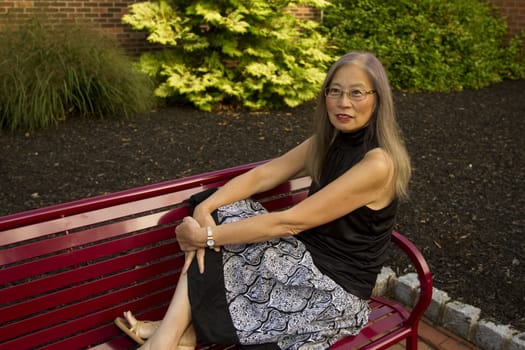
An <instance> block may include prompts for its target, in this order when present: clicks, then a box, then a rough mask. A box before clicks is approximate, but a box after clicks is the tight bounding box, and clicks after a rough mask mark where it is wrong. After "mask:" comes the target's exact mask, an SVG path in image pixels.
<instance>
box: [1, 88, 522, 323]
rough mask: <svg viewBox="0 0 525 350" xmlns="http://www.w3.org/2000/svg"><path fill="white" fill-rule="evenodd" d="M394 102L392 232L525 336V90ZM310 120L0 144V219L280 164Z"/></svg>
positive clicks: (455, 293)
mask: <svg viewBox="0 0 525 350" xmlns="http://www.w3.org/2000/svg"><path fill="white" fill-rule="evenodd" d="M395 102H396V106H397V112H398V115H399V123H400V125H401V127H402V129H403V131H404V134H405V136H406V140H407V145H408V148H409V151H410V153H411V156H412V161H413V165H414V177H413V180H412V184H411V199H410V201H409V202H406V203H404V204H403V205H402V206H401V211H400V215H399V220H398V222H399V224H398V229H399V230H400V231H401V232H403V233H404V234H405V235H407V236H408V237H409V238H410V239H411V240H413V241H414V242H415V243H416V245H417V246H418V247H419V248H420V249H421V250H422V251H423V253H424V255H425V257H426V259H427V260H428V262H429V264H430V266H431V269H432V271H433V276H434V284H435V286H436V288H438V289H440V290H443V291H445V292H447V293H448V294H449V296H450V297H451V298H452V299H455V300H458V301H462V302H464V303H467V304H471V305H473V306H476V307H479V308H480V309H481V310H482V317H483V318H485V319H488V320H492V321H494V322H496V323H500V324H511V325H512V326H514V327H515V328H517V329H519V330H525V293H524V290H525V235H524V234H525V211H524V209H523V208H524V206H525V186H524V184H525V157H524V153H525V80H519V81H505V82H503V83H500V84H496V85H494V86H491V87H489V88H485V89H481V90H477V91H470V90H468V91H463V92H458V93H428V94H425V93H417V94H404V93H401V92H396V93H395ZM313 108H314V104H313V103H306V104H304V105H302V106H300V107H298V108H294V109H283V110H279V111H263V112H247V111H243V110H237V109H227V108H224V109H220V110H216V111H213V112H201V111H197V110H195V109H193V108H191V107H187V106H170V107H165V108H161V109H159V110H157V111H153V112H152V113H150V114H148V115H146V116H144V117H141V118H136V119H133V120H94V119H81V118H73V119H70V120H68V121H67V122H66V123H64V124H62V125H59V126H58V127H56V128H49V129H47V130H40V131H35V132H29V133H24V132H16V133H10V132H5V131H4V132H0V149H1V150H2V152H1V153H0V215H7V214H12V213H16V212H20V211H24V210H29V209H33V208H39V207H43V206H47V205H52V204H58V203H62V202H67V201H72V200H76V199H81V198H84V197H90V196H96V195H101V194H105V193H109V192H114V191H119V190H124V189H128V188H132V187H137V186H143V185H147V184H151V183H158V182H162V181H166V180H169V179H173V178H179V177H183V176H188V175H192V174H197V173H201V172H206V171H211V170H217V169H222V168H226V167H231V166H235V165H239V164H243V163H248V162H254V161H258V160H263V159H268V158H271V157H274V156H277V155H278V154H280V153H282V152H283V151H285V150H287V149H289V148H291V147H292V146H294V145H296V144H298V143H299V142H301V141H302V140H303V139H305V138H306V137H307V136H308V134H309V122H310V116H311V111H312V109H313ZM0 234H1V233H0ZM397 259H398V258H397V257H396V256H394V257H393V261H392V266H395V269H396V270H397V271H396V272H397V273H398V274H404V273H406V272H407V271H408V270H406V269H405V267H404V265H403V263H402V262H399V261H397Z"/></svg>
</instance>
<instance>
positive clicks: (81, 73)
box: [0, 19, 154, 130]
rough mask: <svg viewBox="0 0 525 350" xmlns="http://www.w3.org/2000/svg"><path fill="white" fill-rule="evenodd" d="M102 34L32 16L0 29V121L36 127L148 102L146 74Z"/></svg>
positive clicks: (121, 112)
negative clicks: (19, 22) (21, 22)
mask: <svg viewBox="0 0 525 350" xmlns="http://www.w3.org/2000/svg"><path fill="white" fill-rule="evenodd" d="M134 65H135V63H134V62H133V60H132V59H131V58H130V57H128V56H126V55H125V53H124V52H123V51H121V49H119V48H118V43H117V42H116V40H115V39H114V38H112V37H110V36H109V35H108V34H104V33H102V32H101V31H98V30H96V29H93V28H90V27H88V26H87V25H84V24H60V25H49V24H48V23H46V22H45V21H43V20H36V19H32V20H30V21H28V22H26V23H23V24H20V25H17V26H13V27H10V28H4V30H3V31H2V32H1V33H0V127H2V128H3V129H10V130H16V129H24V130H28V129H38V128H45V127H48V126H51V125H56V124H57V123H59V122H62V121H65V120H66V119H67V118H68V117H70V116H77V115H78V116H87V117H98V118H113V117H124V118H127V117H132V116H135V115H138V114H141V113H144V112H146V111H148V110H149V109H150V108H151V107H153V105H154V97H153V86H152V82H151V81H150V79H149V78H148V77H147V76H146V75H145V74H143V73H140V72H139V71H138V70H135V68H134Z"/></svg>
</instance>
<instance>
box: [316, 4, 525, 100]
mask: <svg viewBox="0 0 525 350" xmlns="http://www.w3.org/2000/svg"><path fill="white" fill-rule="evenodd" d="M332 3H333V5H334V6H332V7H329V8H327V10H326V11H325V16H324V22H323V28H324V30H325V33H326V34H327V35H328V36H329V38H330V40H331V42H332V43H334V44H335V46H336V47H337V48H338V49H339V53H342V52H346V51H349V50H368V51H372V52H374V53H375V54H376V55H377V56H378V57H379V58H380V59H381V61H382V62H383V63H384V64H385V66H386V68H387V69H388V71H389V73H390V77H391V82H392V85H393V86H394V88H397V89H401V90H407V91H443V92H446V91H459V90H462V89H465V88H474V89H477V88H481V87H484V86H487V85H490V84H493V83H497V82H500V81H502V80H504V79H522V78H524V77H525V64H524V56H523V49H522V40H523V37H520V36H514V37H512V38H510V40H508V39H509V36H508V34H507V24H506V22H505V20H504V19H503V18H501V17H500V16H498V15H497V12H496V11H495V9H494V8H493V7H492V6H491V4H490V3H489V2H486V1H480V0H447V1H443V0H418V1H413V0H354V1H344V0H333V1H332Z"/></svg>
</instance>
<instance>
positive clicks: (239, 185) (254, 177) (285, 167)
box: [194, 139, 311, 225]
mask: <svg viewBox="0 0 525 350" xmlns="http://www.w3.org/2000/svg"><path fill="white" fill-rule="evenodd" d="M310 142H311V139H307V140H306V141H304V142H302V143H301V144H299V145H298V146H296V147H294V148H292V149H291V150H290V151H288V152H287V153H285V154H283V155H282V156H280V157H277V158H275V159H272V160H271V161H269V162H268V163H265V164H262V165H259V166H257V167H255V168H253V169H251V170H250V171H248V172H246V173H244V174H241V175H239V176H237V177H235V178H233V179H231V180H230V181H228V182H227V183H226V184H225V185H224V186H222V187H220V188H219V190H217V191H216V192H215V193H214V194H213V195H211V196H210V197H208V198H207V199H206V200H204V201H203V202H202V203H200V204H199V205H198V206H197V208H195V212H194V217H195V219H197V221H198V222H199V223H200V224H201V225H207V224H208V223H205V222H201V220H203V219H204V217H205V216H208V215H209V214H210V213H211V212H213V211H214V210H215V209H217V208H219V207H221V206H223V205H226V204H230V203H233V202H236V201H239V200H242V199H246V198H248V197H250V196H251V195H253V194H256V193H259V192H263V191H267V190H270V189H272V188H274V187H275V186H277V185H279V184H281V183H283V182H284V181H286V180H288V179H290V178H293V177H294V176H297V175H299V174H301V173H304V171H305V164H306V158H307V155H308V153H309V149H310ZM204 221H205V220H204Z"/></svg>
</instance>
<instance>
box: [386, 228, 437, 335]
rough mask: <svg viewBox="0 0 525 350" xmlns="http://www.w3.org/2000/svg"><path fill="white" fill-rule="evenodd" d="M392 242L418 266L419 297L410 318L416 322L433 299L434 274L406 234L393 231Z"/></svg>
mask: <svg viewBox="0 0 525 350" xmlns="http://www.w3.org/2000/svg"><path fill="white" fill-rule="evenodd" d="M392 242H393V243H394V244H396V245H397V246H398V247H399V248H400V249H401V250H402V251H403V252H405V254H406V255H407V256H408V257H409V258H410V260H411V262H412V265H413V266H414V267H415V268H416V272H417V278H418V280H419V287H420V290H419V298H418V300H417V303H416V305H415V306H414V308H413V309H412V312H411V313H410V317H409V318H408V323H409V324H416V325H417V322H419V320H420V319H421V318H422V317H423V315H424V313H425V310H426V309H427V308H428V306H429V305H430V302H431V301H432V274H431V272H430V268H429V267H428V264H427V262H426V260H425V258H424V257H423V254H421V252H420V251H419V249H418V248H417V247H416V246H415V245H414V244H413V243H412V242H411V241H410V240H409V239H408V238H406V237H405V236H403V235H402V234H401V233H399V232H397V231H395V230H394V231H393V232H392Z"/></svg>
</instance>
